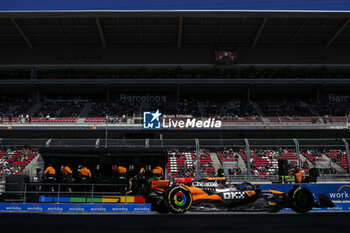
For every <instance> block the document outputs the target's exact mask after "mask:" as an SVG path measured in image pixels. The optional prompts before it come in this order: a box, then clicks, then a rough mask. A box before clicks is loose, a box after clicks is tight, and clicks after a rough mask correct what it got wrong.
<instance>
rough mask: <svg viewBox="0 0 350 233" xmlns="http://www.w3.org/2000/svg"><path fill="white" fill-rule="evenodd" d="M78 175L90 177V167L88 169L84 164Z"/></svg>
mask: <svg viewBox="0 0 350 233" xmlns="http://www.w3.org/2000/svg"><path fill="white" fill-rule="evenodd" d="M79 176H86V177H89V178H91V171H90V169H88V168H87V167H86V166H84V167H83V168H82V169H80V171H79Z"/></svg>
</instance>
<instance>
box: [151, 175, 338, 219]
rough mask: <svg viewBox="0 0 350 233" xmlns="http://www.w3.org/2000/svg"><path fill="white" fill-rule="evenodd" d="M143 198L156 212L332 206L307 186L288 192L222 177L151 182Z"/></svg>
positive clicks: (305, 209)
mask: <svg viewBox="0 0 350 233" xmlns="http://www.w3.org/2000/svg"><path fill="white" fill-rule="evenodd" d="M146 198H148V200H149V201H150V202H151V203H152V208H153V210H156V211H158V212H160V213H167V212H173V213H185V212H186V211H187V210H189V209H190V210H194V211H265V212H278V211H279V210H281V209H282V208H291V209H292V210H294V211H295V212H298V213H305V212H308V211H310V210H311V209H312V208H314V207H333V206H334V204H333V203H332V201H331V200H330V199H329V198H328V197H327V196H326V195H323V194H319V197H318V199H319V200H318V201H315V198H314V195H313V193H312V192H310V191H309V190H308V189H307V188H305V187H303V186H301V185H295V186H294V187H293V188H292V189H291V190H290V191H289V192H288V193H285V192H280V191H277V190H272V189H269V190H262V189H259V188H258V187H256V186H255V185H253V184H252V183H250V182H244V183H242V184H240V185H226V184H224V180H222V179H213V178H210V179H208V178H207V179H204V180H201V181H194V182H192V184H190V185H185V184H181V185H175V186H170V182H169V181H168V180H153V181H151V189H150V191H149V193H147V195H146Z"/></svg>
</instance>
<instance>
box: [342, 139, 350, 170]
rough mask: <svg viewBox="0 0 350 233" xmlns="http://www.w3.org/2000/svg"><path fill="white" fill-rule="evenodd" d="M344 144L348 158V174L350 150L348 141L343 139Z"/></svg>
mask: <svg viewBox="0 0 350 233" xmlns="http://www.w3.org/2000/svg"><path fill="white" fill-rule="evenodd" d="M343 142H344V144H345V151H346V156H347V159H348V170H347V172H350V170H349V169H350V150H349V143H348V141H346V139H345V138H343Z"/></svg>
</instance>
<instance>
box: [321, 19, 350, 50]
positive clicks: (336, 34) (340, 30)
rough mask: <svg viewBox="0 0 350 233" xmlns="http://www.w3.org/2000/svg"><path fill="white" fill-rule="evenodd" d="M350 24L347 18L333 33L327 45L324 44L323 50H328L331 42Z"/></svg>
mask: <svg viewBox="0 0 350 233" xmlns="http://www.w3.org/2000/svg"><path fill="white" fill-rule="evenodd" d="M349 23H350V18H348V19H347V20H346V21H345V23H344V24H343V25H342V26H341V27H340V28H339V29H338V31H336V32H335V33H334V35H333V36H332V38H331V39H330V40H329V41H328V43H327V44H326V46H325V48H328V47H329V46H330V45H331V44H332V43H333V41H334V40H335V39H336V38H337V37H338V36H339V34H340V33H341V32H342V31H343V30H344V29H345V28H346V27H347V26H348V24H349Z"/></svg>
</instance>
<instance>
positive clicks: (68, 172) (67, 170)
mask: <svg viewBox="0 0 350 233" xmlns="http://www.w3.org/2000/svg"><path fill="white" fill-rule="evenodd" d="M62 175H63V177H65V178H69V177H72V175H73V172H72V170H71V169H70V167H69V164H66V166H64V168H63V170H62Z"/></svg>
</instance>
